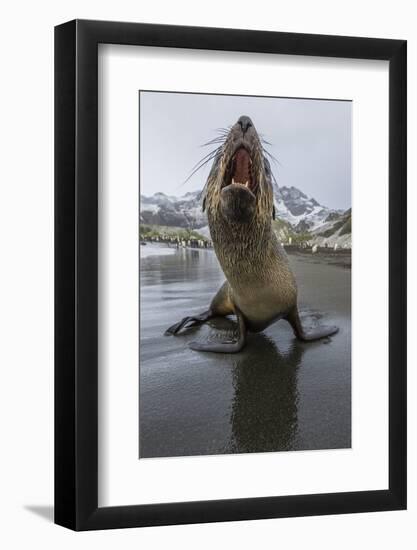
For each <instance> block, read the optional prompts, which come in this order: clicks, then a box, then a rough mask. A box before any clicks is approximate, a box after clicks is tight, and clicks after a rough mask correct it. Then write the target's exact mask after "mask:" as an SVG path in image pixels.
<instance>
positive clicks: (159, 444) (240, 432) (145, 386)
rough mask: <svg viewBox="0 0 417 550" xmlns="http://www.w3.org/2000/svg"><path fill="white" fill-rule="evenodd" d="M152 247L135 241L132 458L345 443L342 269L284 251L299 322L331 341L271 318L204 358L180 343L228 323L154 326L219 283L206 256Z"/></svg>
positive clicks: (347, 383)
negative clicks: (235, 349)
mask: <svg viewBox="0 0 417 550" xmlns="http://www.w3.org/2000/svg"><path fill="white" fill-rule="evenodd" d="M161 252H162V253H161V254H158V245H153V244H149V245H147V246H143V247H142V246H141V269H140V275H141V292H140V296H141V307H140V310H141V314H140V323H141V328H140V332H141V334H140V388H139V392H140V406H139V409H140V410H139V422H140V434H139V443H140V451H139V453H140V458H149V457H166V456H190V455H201V454H212V455H213V454H222V453H244V452H266V451H290V450H293V451H295V450H312V449H338V448H348V447H350V446H351V350H350V345H351V343H350V339H351V327H350V319H351V303H350V302H351V293H350V275H351V272H350V269H348V268H347V267H346V266H340V265H332V264H331V263H329V262H326V260H325V258H322V259H319V258H314V260H313V259H312V258H311V257H310V256H304V255H297V254H296V255H292V254H291V255H289V259H290V262H291V265H292V268H293V270H294V272H295V274H296V277H297V281H298V285H299V297H300V307H301V311H302V314H303V318H304V322H305V323H306V324H314V323H315V322H323V323H331V324H337V325H338V326H339V328H340V332H339V333H338V334H336V335H335V336H333V337H332V338H331V339H328V340H323V341H318V342H313V343H302V342H298V341H297V340H295V339H294V337H293V333H292V330H291V328H290V326H289V325H288V323H286V322H285V321H279V322H278V323H276V324H274V325H272V326H271V327H269V328H268V329H267V330H266V331H264V332H263V333H261V334H251V335H249V339H248V344H247V346H246V348H245V349H244V350H243V351H242V352H240V353H239V354H236V355H227V354H210V353H202V352H195V351H192V350H190V349H188V347H187V343H188V342H190V341H192V340H196V339H200V338H203V339H204V338H215V337H216V334H217V333H218V331H219V330H220V331H222V332H223V333H230V332H231V331H233V330H234V327H235V325H234V323H233V321H232V320H227V319H216V320H213V321H211V322H210V323H208V324H206V325H204V326H202V327H200V328H193V329H190V330H188V331H187V332H186V333H185V334H184V335H181V336H177V337H172V336H171V337H168V336H164V331H165V329H166V328H167V327H169V326H170V325H171V324H173V323H174V322H176V321H178V320H179V319H181V318H182V317H184V316H185V315H189V314H192V313H199V312H201V311H203V310H205V309H207V306H208V304H209V302H210V300H211V298H212V297H213V295H214V293H215V292H216V291H217V289H218V288H219V286H220V285H221V284H222V282H223V281H224V276H223V274H222V272H221V270H220V268H219V266H218V263H217V259H216V256H215V254H214V252H213V251H212V250H192V249H179V250H176V249H171V250H170V251H169V253H168V252H167V250H166V249H165V250H164V251H162V250H161ZM318 319H319V321H317V320H318ZM223 336H224V334H222V337H223Z"/></svg>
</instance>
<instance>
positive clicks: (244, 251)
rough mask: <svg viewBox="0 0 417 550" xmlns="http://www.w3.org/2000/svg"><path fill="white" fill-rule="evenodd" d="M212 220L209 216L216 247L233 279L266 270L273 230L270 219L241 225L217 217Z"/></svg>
mask: <svg viewBox="0 0 417 550" xmlns="http://www.w3.org/2000/svg"><path fill="white" fill-rule="evenodd" d="M210 222H211V220H210V218H209V226H210V233H211V238H212V241H213V246H214V250H215V252H216V256H217V258H218V260H219V263H220V265H221V267H222V269H223V272H224V274H225V275H226V277H227V278H228V279H229V281H230V279H233V278H235V277H239V278H242V277H245V274H250V275H251V276H254V274H256V273H257V272H258V271H262V266H263V264H264V263H265V260H266V258H267V257H268V255H269V248H270V245H271V236H272V235H271V234H272V232H273V231H272V226H271V221H270V220H265V222H264V223H259V220H257V221H256V222H255V221H254V222H252V223H249V224H239V223H229V222H227V221H226V220H221V221H220V220H219V219H218V218H217V219H216V220H215V222H214V223H210Z"/></svg>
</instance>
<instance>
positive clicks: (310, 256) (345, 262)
mask: <svg viewBox="0 0 417 550" xmlns="http://www.w3.org/2000/svg"><path fill="white" fill-rule="evenodd" d="M142 242H146V245H142V244H141V245H140V257H141V258H143V259H145V258H149V257H155V256H162V255H166V254H169V253H175V252H177V251H178V252H179V251H181V250H192V251H196V252H214V249H213V248H211V247H210V248H208V247H207V248H200V247H193V246H178V247H176V246H169V245H168V244H167V243H164V242H154V241H142ZM147 247H150V248H149V249H147ZM156 248H159V249H160V251H157V250H155V249H156ZM284 249H285V252H286V253H287V254H288V255H289V256H296V257H298V258H299V259H301V260H306V261H307V262H313V263H323V264H324V263H325V264H328V265H335V266H338V267H342V268H344V269H351V267H352V249H343V248H340V249H337V250H333V249H329V248H324V247H320V248H318V249H317V251H316V252H314V253H313V252H312V249H311V248H301V247H298V246H294V245H288V246H285V245H284ZM142 251H143V252H144V254H142Z"/></svg>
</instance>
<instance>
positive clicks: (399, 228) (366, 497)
mask: <svg viewBox="0 0 417 550" xmlns="http://www.w3.org/2000/svg"><path fill="white" fill-rule="evenodd" d="M103 43H104V44H106V43H107V44H109V43H111V44H124V45H143V46H160V47H175V48H193V49H203V50H223V51H225V50H229V51H240V52H260V53H270V54H291V55H308V56H322V57H338V58H356V59H377V60H388V62H389V488H388V489H387V490H378V491H358V492H348V493H334V494H307V495H297V496H274V497H262V498H244V499H233V500H217V501H200V502H182V503H168V504H152V505H137V506H118V507H98V498H97V494H98V474H97V472H98V468H97V464H98V448H97V434H98V410H97V405H98V391H97V385H98V350H97V335H98V329H97V325H98V316H97V307H98V292H97V277H98V250H97V246H98V203H97V199H98V152H97V145H98V133H97V127H98V109H97V104H98V76H97V73H98V70H97V67H98V65H97V52H98V44H103ZM406 46H407V44H406V41H404V40H386V39H373V38H354V37H342V36H321V35H311V34H293V33H280V32H264V31H248V30H236V29H218V28H197V27H181V26H165V25H150V24H142V23H118V22H106V21H84V20H74V21H70V22H68V23H64V24H62V25H59V26H57V27H56V28H55V522H56V523H57V524H59V525H63V526H65V527H68V528H70V529H74V530H91V529H108V528H123V527H140V526H151V525H169V524H180V523H200V522H215V521H236V520H248V519H260V518H281V517H289V516H310V515H323V514H341V513H352V512H371V511H386V510H402V509H405V508H406V137H407V132H406V113H407V107H406ZM370 345H376V343H375V342H370Z"/></svg>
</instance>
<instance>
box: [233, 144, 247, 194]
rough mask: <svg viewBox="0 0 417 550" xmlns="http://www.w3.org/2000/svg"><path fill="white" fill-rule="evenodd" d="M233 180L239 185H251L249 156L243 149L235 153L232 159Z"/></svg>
mask: <svg viewBox="0 0 417 550" xmlns="http://www.w3.org/2000/svg"><path fill="white" fill-rule="evenodd" d="M233 180H234V182H235V183H241V184H243V185H246V184H249V185H250V183H251V176H250V156H249V153H248V152H247V151H246V149H244V148H243V147H242V148H241V149H238V151H236V154H235V157H234V173H233Z"/></svg>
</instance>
